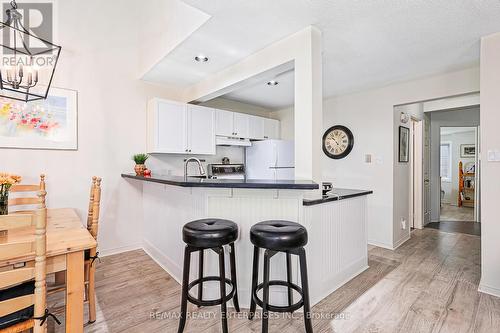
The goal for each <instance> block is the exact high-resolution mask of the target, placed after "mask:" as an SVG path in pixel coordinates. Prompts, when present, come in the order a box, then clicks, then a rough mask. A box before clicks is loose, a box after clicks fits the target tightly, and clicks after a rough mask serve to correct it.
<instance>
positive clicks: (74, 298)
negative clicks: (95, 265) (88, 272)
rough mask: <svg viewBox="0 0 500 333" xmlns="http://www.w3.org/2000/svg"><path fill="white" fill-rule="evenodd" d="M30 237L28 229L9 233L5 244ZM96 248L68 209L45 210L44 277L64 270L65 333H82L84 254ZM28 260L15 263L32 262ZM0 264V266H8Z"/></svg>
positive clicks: (90, 236)
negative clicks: (45, 245) (45, 244)
mask: <svg viewBox="0 0 500 333" xmlns="http://www.w3.org/2000/svg"><path fill="white" fill-rule="evenodd" d="M30 237H31V238H32V237H33V230H32V227H26V228H18V229H14V230H11V231H9V233H8V235H7V236H6V238H7V242H22V241H27V240H29V239H30ZM96 246H97V243H96V241H95V239H94V238H93V237H92V235H91V234H90V232H89V231H88V230H87V229H86V228H85V227H84V226H83V225H82V222H81V220H80V218H79V217H78V215H77V213H76V211H75V210H74V209H72V208H61V209H47V274H51V273H56V272H62V271H66V318H65V323H66V332H67V333H69V332H71V333H80V332H83V312H84V311H83V302H84V289H85V281H84V252H85V250H89V249H93V248H95V247H96ZM34 260H35V257H34V254H33V256H32V257H26V258H17V259H16V262H20V261H23V262H26V263H27V265H31V264H33V263H34ZM12 264H13V263H11V262H8V261H0V267H3V266H8V265H12Z"/></svg>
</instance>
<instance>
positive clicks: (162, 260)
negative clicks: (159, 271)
mask: <svg viewBox="0 0 500 333" xmlns="http://www.w3.org/2000/svg"><path fill="white" fill-rule="evenodd" d="M143 246H144V247H143V250H144V252H146V254H147V255H148V256H150V257H151V259H153V260H154V261H155V262H156V263H157V264H158V265H160V267H161V268H163V270H164V271H165V272H167V273H168V275H170V276H171V277H172V278H173V279H174V280H175V281H177V282H178V283H179V284H182V280H181V276H182V267H181V266H179V265H178V264H177V263H175V262H173V261H172V260H170V258H168V257H167V256H165V255H164V254H162V253H161V251H160V250H158V249H157V248H156V247H155V246H153V245H152V244H151V243H149V242H148V241H147V240H144V241H143ZM169 267H170V268H169ZM174 270H175V272H173V271H174Z"/></svg>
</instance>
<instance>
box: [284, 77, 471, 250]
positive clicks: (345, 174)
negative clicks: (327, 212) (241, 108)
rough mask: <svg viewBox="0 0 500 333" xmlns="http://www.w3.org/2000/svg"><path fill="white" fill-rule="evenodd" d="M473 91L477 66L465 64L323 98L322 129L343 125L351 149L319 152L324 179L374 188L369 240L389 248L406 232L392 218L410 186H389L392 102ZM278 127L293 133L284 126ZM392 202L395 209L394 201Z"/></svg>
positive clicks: (390, 177)
mask: <svg viewBox="0 0 500 333" xmlns="http://www.w3.org/2000/svg"><path fill="white" fill-rule="evenodd" d="M477 91H479V69H478V68H469V69H464V70H460V71H455V72H451V73H445V74H441V75H436V76H432V77H427V78H422V79H419V80H414V81H409V82H403V83H397V84H392V85H389V86H386V87H382V88H378V89H373V90H369V91H364V92H359V93H355V94H349V95H345V96H339V97H334V98H330V99H327V100H325V101H324V103H323V110H324V112H323V129H324V130H326V129H327V128H328V127H330V126H333V125H335V124H342V125H346V126H347V127H349V128H350V129H351V130H352V132H353V134H354V149H353V151H352V152H351V154H349V156H347V157H346V158H344V159H342V160H331V159H329V158H327V157H326V156H323V159H322V160H323V162H322V165H323V179H324V180H325V181H326V180H331V181H333V183H334V185H335V186H338V187H349V188H361V189H371V190H373V191H374V194H373V195H371V196H369V199H368V237H369V241H370V243H372V244H375V245H380V246H384V247H388V248H393V247H394V246H397V245H398V244H400V243H401V242H402V241H403V240H404V239H405V237H407V232H406V231H403V230H401V227H400V222H399V218H398V219H395V218H394V214H395V213H394V211H395V208H394V206H395V204H394V201H393V200H394V198H395V196H396V197H397V196H401V195H405V194H404V193H408V191H409V187H408V188H405V189H401V190H399V189H396V190H395V189H394V188H393V184H394V159H395V158H397V155H395V152H394V147H395V146H394V140H395V127H396V126H395V111H394V106H395V105H402V104H409V103H412V102H419V101H424V100H429V99H438V98H443V97H448V96H453V95H461V94H467V93H471V92H477ZM277 114H278V115H279V114H280V113H277ZM284 114H286V113H284ZM286 115H287V117H290V115H289V114H286ZM286 123H287V122H283V123H282V125H286ZM282 131H283V132H285V133H293V132H292V131H291V130H289V129H286V128H284V129H283V128H282ZM321 134H322V133H321ZM317 144H318V145H320V142H318V143H317ZM365 154H372V155H373V156H372V163H371V164H367V163H364V156H365ZM402 177H403V178H404V177H405V176H402ZM397 181H398V182H406V184H407V185H408V186H409V182H407V179H399V177H398V179H397ZM396 206H398V207H396V211H398V210H399V206H400V205H399V203H397V204H396ZM408 216H409V212H407V211H405V212H404V213H403V216H400V217H405V218H406V219H408Z"/></svg>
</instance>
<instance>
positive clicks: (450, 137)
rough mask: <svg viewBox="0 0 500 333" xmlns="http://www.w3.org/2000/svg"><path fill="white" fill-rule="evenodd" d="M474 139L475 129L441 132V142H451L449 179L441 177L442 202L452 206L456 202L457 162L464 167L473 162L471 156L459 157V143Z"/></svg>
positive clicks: (470, 141) (472, 141)
mask: <svg viewBox="0 0 500 333" xmlns="http://www.w3.org/2000/svg"><path fill="white" fill-rule="evenodd" d="M475 141H476V137H475V131H474V130H473V129H472V130H471V131H468V132H459V133H453V134H446V135H443V134H441V143H443V142H449V143H450V144H451V180H450V181H444V180H442V179H441V189H442V190H444V191H445V195H444V198H443V202H445V203H449V204H451V205H453V206H456V205H457V204H458V201H457V200H458V176H459V172H458V163H460V162H462V163H463V165H464V167H465V166H466V165H467V164H468V163H471V162H472V163H474V161H475V158H473V157H460V145H463V144H474V143H475Z"/></svg>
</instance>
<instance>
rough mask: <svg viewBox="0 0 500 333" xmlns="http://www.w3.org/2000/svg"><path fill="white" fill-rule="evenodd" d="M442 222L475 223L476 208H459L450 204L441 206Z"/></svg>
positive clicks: (440, 217)
mask: <svg viewBox="0 0 500 333" xmlns="http://www.w3.org/2000/svg"><path fill="white" fill-rule="evenodd" d="M439 219H440V220H441V221H468V222H473V221H474V208H472V207H457V206H452V205H450V204H443V205H442V206H441V215H440V216H439Z"/></svg>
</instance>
